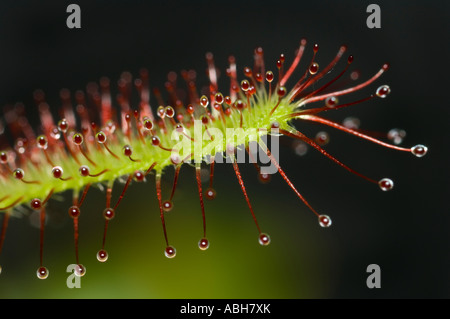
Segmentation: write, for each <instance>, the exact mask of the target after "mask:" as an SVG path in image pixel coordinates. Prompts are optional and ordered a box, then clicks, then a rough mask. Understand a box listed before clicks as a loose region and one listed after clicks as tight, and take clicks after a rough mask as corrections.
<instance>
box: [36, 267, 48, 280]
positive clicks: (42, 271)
mask: <svg viewBox="0 0 450 319" xmlns="http://www.w3.org/2000/svg"><path fill="white" fill-rule="evenodd" d="M36 275H37V277H38V278H39V279H47V277H48V269H47V268H46V267H39V268H38V270H37V271H36Z"/></svg>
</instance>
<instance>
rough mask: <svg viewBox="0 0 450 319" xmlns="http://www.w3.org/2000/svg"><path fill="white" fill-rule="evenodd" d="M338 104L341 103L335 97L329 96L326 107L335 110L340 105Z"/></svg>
mask: <svg viewBox="0 0 450 319" xmlns="http://www.w3.org/2000/svg"><path fill="white" fill-rule="evenodd" d="M338 103H339V100H338V98H337V97H335V96H329V97H327V98H326V99H325V106H326V107H328V108H333V107H335V106H336V105H338Z"/></svg>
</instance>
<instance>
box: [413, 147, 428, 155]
mask: <svg viewBox="0 0 450 319" xmlns="http://www.w3.org/2000/svg"><path fill="white" fill-rule="evenodd" d="M427 152H428V147H426V146H425V145H422V144H418V145H416V146H413V147H411V153H413V154H414V155H415V156H417V157H422V156H425V155H426V154H427Z"/></svg>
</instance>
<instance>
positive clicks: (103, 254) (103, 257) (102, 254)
mask: <svg viewBox="0 0 450 319" xmlns="http://www.w3.org/2000/svg"><path fill="white" fill-rule="evenodd" d="M97 260H98V261H99V262H102V263H104V262H105V261H107V260H108V252H107V251H106V250H104V249H100V250H99V251H98V252H97Z"/></svg>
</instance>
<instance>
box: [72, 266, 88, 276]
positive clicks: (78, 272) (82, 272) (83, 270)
mask: <svg viewBox="0 0 450 319" xmlns="http://www.w3.org/2000/svg"><path fill="white" fill-rule="evenodd" d="M73 273H74V274H75V276H77V277H83V276H84V275H86V267H84V266H83V265H82V264H78V265H77V266H76V267H75V270H74V272H73Z"/></svg>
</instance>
